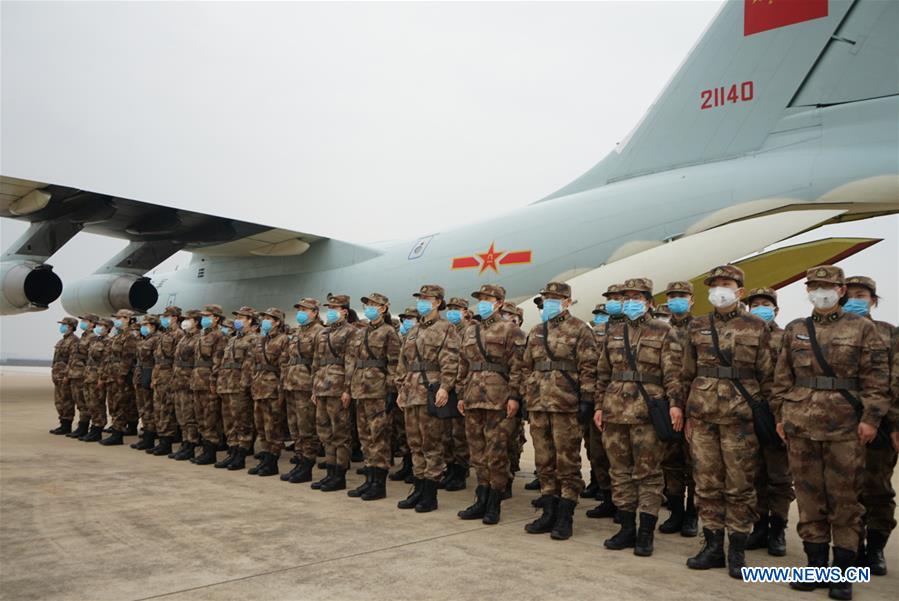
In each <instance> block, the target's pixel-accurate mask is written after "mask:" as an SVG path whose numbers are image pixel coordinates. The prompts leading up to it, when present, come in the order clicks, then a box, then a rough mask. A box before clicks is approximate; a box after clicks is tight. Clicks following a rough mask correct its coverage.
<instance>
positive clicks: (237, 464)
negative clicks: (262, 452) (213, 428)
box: [228, 445, 248, 472]
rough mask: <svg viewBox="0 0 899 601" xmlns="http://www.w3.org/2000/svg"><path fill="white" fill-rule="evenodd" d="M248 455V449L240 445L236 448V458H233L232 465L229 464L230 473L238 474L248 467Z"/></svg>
mask: <svg viewBox="0 0 899 601" xmlns="http://www.w3.org/2000/svg"><path fill="white" fill-rule="evenodd" d="M247 454H248V449H245V448H243V447H242V446H240V445H238V446H236V447H234V457H232V458H231V463H229V464H228V471H230V472H236V471H237V470H242V469H244V468H245V467H246V466H247Z"/></svg>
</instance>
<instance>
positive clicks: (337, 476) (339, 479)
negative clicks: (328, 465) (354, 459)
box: [320, 466, 347, 492]
mask: <svg viewBox="0 0 899 601" xmlns="http://www.w3.org/2000/svg"><path fill="white" fill-rule="evenodd" d="M346 471H347V468H345V467H340V466H335V467H334V476H333V477H332V478H331V479H330V480H328V481H327V482H325V483H324V484H322V487H321V489H320V490H321V491H322V492H334V491H335V490H346Z"/></svg>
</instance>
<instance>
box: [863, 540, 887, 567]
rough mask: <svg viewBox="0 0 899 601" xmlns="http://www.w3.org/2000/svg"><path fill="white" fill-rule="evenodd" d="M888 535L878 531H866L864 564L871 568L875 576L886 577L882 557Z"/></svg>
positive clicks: (885, 564)
mask: <svg viewBox="0 0 899 601" xmlns="http://www.w3.org/2000/svg"><path fill="white" fill-rule="evenodd" d="M889 537H890V535H889V534H886V533H884V532H881V531H880V530H868V548H867V550H866V551H865V557H864V564H865V566H867V567H869V568H871V573H872V574H874V575H875V576H886V575H887V562H886V559H885V558H884V556H883V548H884V547H886V544H887V539H889Z"/></svg>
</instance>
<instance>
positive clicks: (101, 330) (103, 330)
mask: <svg viewBox="0 0 899 601" xmlns="http://www.w3.org/2000/svg"><path fill="white" fill-rule="evenodd" d="M104 333H106V328H104V327H103V326H94V334H96V335H97V336H102V335H103V334H104Z"/></svg>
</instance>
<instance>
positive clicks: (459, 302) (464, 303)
mask: <svg viewBox="0 0 899 601" xmlns="http://www.w3.org/2000/svg"><path fill="white" fill-rule="evenodd" d="M446 306H447V307H449V308H450V309H468V300H467V299H464V298H462V297H460V296H454V297H452V298H450V299H449V300H448V301H446Z"/></svg>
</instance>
